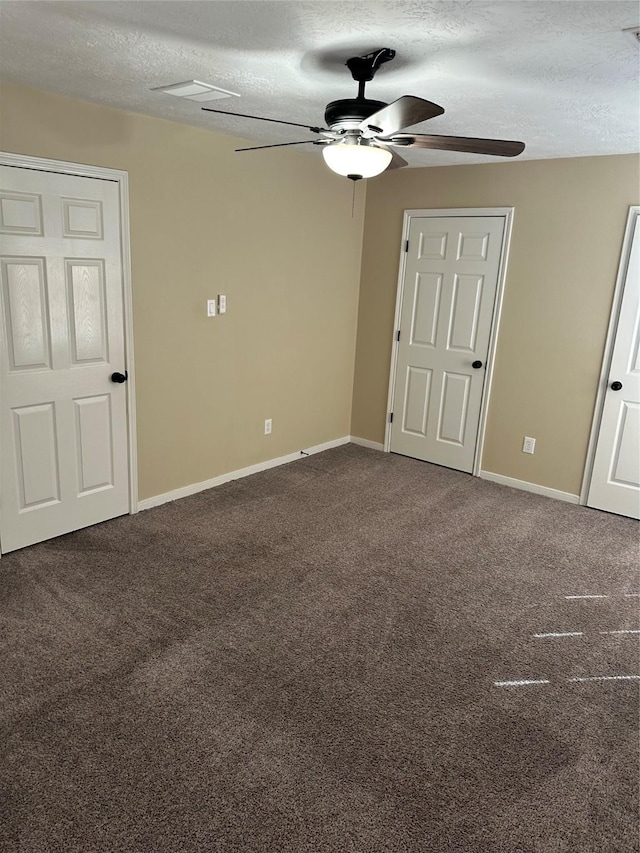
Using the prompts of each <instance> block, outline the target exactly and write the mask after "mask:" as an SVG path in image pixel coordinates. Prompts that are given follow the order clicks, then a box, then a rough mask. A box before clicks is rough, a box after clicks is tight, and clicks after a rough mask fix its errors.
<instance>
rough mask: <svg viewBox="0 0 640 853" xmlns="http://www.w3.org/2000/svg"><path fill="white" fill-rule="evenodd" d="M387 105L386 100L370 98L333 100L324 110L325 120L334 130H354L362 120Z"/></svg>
mask: <svg viewBox="0 0 640 853" xmlns="http://www.w3.org/2000/svg"><path fill="white" fill-rule="evenodd" d="M386 106H387V104H385V102H384V101H372V100H369V98H345V99H344V100H341V101H331V103H330V104H327V107H326V109H325V111H324V120H325V122H326V124H327V127H330V128H331V129H332V130H353V129H355V128H357V127H358V125H359V124H360V122H362V121H364V120H365V119H366V118H368V117H369V116H371V115H373V114H374V113H377V112H378V110H381V109H382V108H383V107H386Z"/></svg>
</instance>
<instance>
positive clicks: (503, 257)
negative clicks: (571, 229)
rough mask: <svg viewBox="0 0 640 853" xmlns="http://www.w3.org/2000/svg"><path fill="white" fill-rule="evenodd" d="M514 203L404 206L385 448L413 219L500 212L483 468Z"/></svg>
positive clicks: (478, 455)
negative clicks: (500, 230)
mask: <svg viewBox="0 0 640 853" xmlns="http://www.w3.org/2000/svg"><path fill="white" fill-rule="evenodd" d="M513 213H514V208H513V207H453V208H443V209H437V210H436V209H427V210H405V212H404V220H403V225H402V242H401V251H400V268H399V270H398V291H397V296H396V313H395V317H394V320H393V342H392V345H391V367H390V370H389V395H388V399H387V415H386V426H385V433H384V450H385V452H386V453H389V452H390V450H391V423H390V421H389V416H390V414H391V412H393V398H394V393H395V374H396V365H397V361H398V341H397V340H396V338H397V332H398V330H399V329H400V314H401V311H402V299H403V296H404V292H403V291H404V274H405V268H406V265H407V253H406V251H404V247H405V246H406V242H407V240H408V239H409V229H410V228H411V220H412V219H415V218H418V217H420V218H424V217H433V218H436V217H437V218H441V217H456V218H458V217H461V216H464V217H472V216H477V217H480V216H499V217H502V218H503V219H504V236H503V239H502V248H501V250H500V265H499V267H498V286H497V289H496V298H495V303H494V310H493V316H492V319H491V333H490V336H489V352H488V354H487V364H486V371H485V380H484V387H483V389H482V402H481V404H480V421H479V424H478V438H477V440H476V449H475V454H474V459H473V471H472V474H473V476H474V477H477V476H478V474H479V472H480V462H481V460H482V448H483V446H484V435H485V429H486V423H487V408H488V405H489V395H490V392H491V381H492V379H493V364H494V356H495V350H496V343H497V339H498V326H499V324H500V315H501V313H502V297H503V294H504V283H505V280H506V275H507V261H508V258H509V245H510V242H511V229H512V227H513Z"/></svg>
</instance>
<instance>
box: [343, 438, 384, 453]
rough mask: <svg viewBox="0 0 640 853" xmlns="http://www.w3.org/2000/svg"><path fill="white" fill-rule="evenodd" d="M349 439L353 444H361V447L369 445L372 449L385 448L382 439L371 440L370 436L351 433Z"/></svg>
mask: <svg viewBox="0 0 640 853" xmlns="http://www.w3.org/2000/svg"><path fill="white" fill-rule="evenodd" d="M349 441H350V442H351V443H352V444H359V445H360V447H368V448H369V449H370V450H384V444H383V443H382V442H381V441H369V439H368V438H358V436H357V435H350V436H349Z"/></svg>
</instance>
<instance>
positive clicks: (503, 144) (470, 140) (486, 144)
mask: <svg viewBox="0 0 640 853" xmlns="http://www.w3.org/2000/svg"><path fill="white" fill-rule="evenodd" d="M380 141H381V142H384V143H385V144H386V145H400V146H402V147H403V148H437V149H440V150H442V151H464V152H466V153H468V154H492V155H494V156H495V157H517V156H518V154H522V152H523V151H524V142H513V141H511V140H508V139H480V138H475V137H471V136H429V135H426V134H423V133H395V134H394V135H393V136H392V137H391V138H390V139H384V140H380Z"/></svg>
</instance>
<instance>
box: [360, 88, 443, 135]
mask: <svg viewBox="0 0 640 853" xmlns="http://www.w3.org/2000/svg"><path fill="white" fill-rule="evenodd" d="M443 112H444V110H443V108H442V107H440V106H438V104H433V103H432V102H431V101H425V100H424V98H416V97H414V96H413V95H403V96H402V97H401V98H398V100H397V101H394V102H393V103H392V104H389V105H388V106H386V107H383V108H382V109H381V110H378V112H377V113H374V114H373V115H370V116H369V118H366V119H365V120H364V121H363V122H361V123H360V130H361V131H362V132H363V133H364V134H365V136H366V135H367V134H368V133H370V134H377V135H380V136H391V134H392V133H395V132H396V131H398V130H402V129H403V128H405V127H411V126H412V125H414V124H419V123H420V122H421V121H426V120H427V119H429V118H435V117H436V116H441V115H442V114H443Z"/></svg>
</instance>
